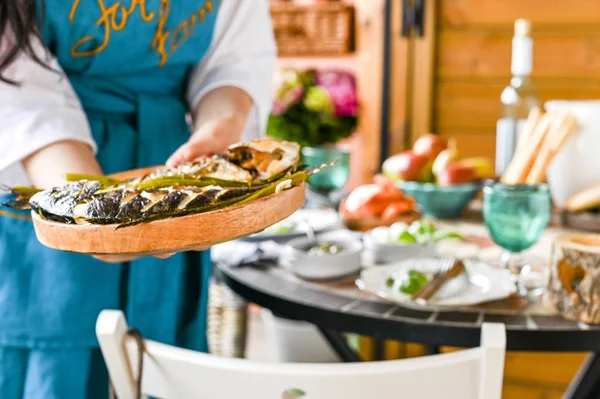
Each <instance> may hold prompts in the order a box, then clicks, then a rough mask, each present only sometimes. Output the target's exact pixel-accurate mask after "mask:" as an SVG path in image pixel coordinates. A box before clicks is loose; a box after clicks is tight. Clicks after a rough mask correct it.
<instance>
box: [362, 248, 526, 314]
mask: <svg viewBox="0 0 600 399" xmlns="http://www.w3.org/2000/svg"><path fill="white" fill-rule="evenodd" d="M464 263H465V267H466V269H467V275H468V279H467V278H466V276H465V275H464V274H463V276H465V277H463V278H460V277H457V278H455V279H452V280H450V281H448V282H447V283H446V284H444V285H443V286H442V288H441V289H440V290H439V291H438V292H437V293H436V294H435V295H434V296H433V298H431V299H430V300H429V302H428V303H427V304H426V305H420V304H417V303H415V302H413V301H412V300H411V299H410V295H408V294H405V293H403V292H401V291H400V290H399V289H398V288H395V289H394V287H388V286H387V285H386V280H387V279H388V278H389V277H390V276H392V275H394V274H401V273H406V272H407V271H408V270H409V269H416V270H419V271H421V272H425V273H432V272H434V271H435V268H436V260H435V259H434V258H423V259H410V260H405V261H402V262H399V263H396V264H393V265H387V266H375V267H370V268H368V269H365V270H363V271H362V273H361V275H360V278H359V279H358V280H357V281H356V285H357V286H358V288H360V289H361V290H363V291H367V292H370V293H373V294H375V295H377V296H379V297H381V298H383V299H386V300H389V301H392V302H396V303H399V304H402V305H404V306H407V307H414V308H416V309H423V308H436V309H439V308H440V307H442V308H449V309H450V308H456V307H461V306H472V305H477V304H479V303H483V302H489V301H495V300H500V299H504V298H506V297H508V296H510V295H512V294H514V293H515V292H516V287H515V283H514V279H513V277H512V275H511V274H510V273H509V272H508V271H507V270H503V269H498V268H494V267H492V266H489V265H488V264H486V263H483V262H480V261H474V260H464Z"/></svg>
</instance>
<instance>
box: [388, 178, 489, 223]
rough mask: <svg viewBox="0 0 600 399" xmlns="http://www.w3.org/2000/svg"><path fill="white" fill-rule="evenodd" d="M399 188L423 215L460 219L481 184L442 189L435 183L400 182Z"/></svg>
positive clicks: (459, 185) (458, 185)
mask: <svg viewBox="0 0 600 399" xmlns="http://www.w3.org/2000/svg"><path fill="white" fill-rule="evenodd" d="M397 185H398V187H399V188H400V189H401V190H402V191H404V192H405V193H406V194H408V195H410V196H411V197H413V198H414V199H415V200H416V201H417V204H418V205H419V208H420V210H421V213H422V214H423V215H424V216H429V217H433V218H438V219H458V218H460V217H461V216H462V214H463V213H464V211H465V209H466V207H467V205H468V204H469V202H471V200H473V198H475V196H476V195H477V192H478V191H479V190H480V189H481V184H479V183H468V184H455V185H452V186H448V187H440V186H438V185H436V184H433V183H419V182H414V181H398V182H397Z"/></svg>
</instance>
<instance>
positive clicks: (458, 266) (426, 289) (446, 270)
mask: <svg viewBox="0 0 600 399" xmlns="http://www.w3.org/2000/svg"><path fill="white" fill-rule="evenodd" d="M436 269H437V271H436V272H435V273H434V275H433V278H432V279H431V280H430V281H429V282H427V283H426V284H425V285H424V286H423V287H421V289H420V290H419V291H417V292H415V293H414V294H413V295H412V297H411V299H412V300H413V301H415V302H417V303H426V302H427V301H428V300H430V299H431V298H432V297H433V296H434V295H435V293H436V292H438V290H439V289H440V288H441V287H442V285H444V283H445V282H446V281H448V280H450V279H453V278H455V277H457V276H459V275H460V274H461V273H465V272H466V269H465V264H464V263H463V262H462V261H461V260H459V259H455V258H450V257H444V258H440V259H439V260H438V267H437V268H436Z"/></svg>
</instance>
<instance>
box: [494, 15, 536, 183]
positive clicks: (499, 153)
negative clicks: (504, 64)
mask: <svg viewBox="0 0 600 399" xmlns="http://www.w3.org/2000/svg"><path fill="white" fill-rule="evenodd" d="M532 67H533V40H532V39H531V23H530V22H529V21H528V20H526V19H518V20H517V21H515V32H514V36H513V39H512V59H511V73H512V78H511V79H510V84H509V85H508V86H506V87H505V88H504V90H502V94H501V95H500V102H501V104H502V112H501V117H500V119H499V120H498V122H497V124H496V175H497V176H501V175H502V173H503V172H504V170H505V169H506V167H507V166H508V164H509V163H510V161H511V160H512V157H513V154H514V152H515V147H516V145H517V142H518V140H519V134H520V132H521V131H522V129H523V126H524V124H525V120H526V119H527V116H528V114H529V111H530V110H531V108H533V107H535V106H538V105H539V103H540V101H539V98H538V96H537V94H536V91H535V88H534V86H533V83H532V81H531V71H532Z"/></svg>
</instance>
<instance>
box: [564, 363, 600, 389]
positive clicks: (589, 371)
mask: <svg viewBox="0 0 600 399" xmlns="http://www.w3.org/2000/svg"><path fill="white" fill-rule="evenodd" d="M564 398H565V399H597V398H600V355H599V354H598V353H591V354H590V355H589V356H588V358H587V359H586V361H585V362H584V363H583V364H582V365H581V368H580V369H579V371H578V372H577V374H576V375H575V377H574V378H573V381H571V384H570V385H569V388H567V391H566V392H565V395H564Z"/></svg>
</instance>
